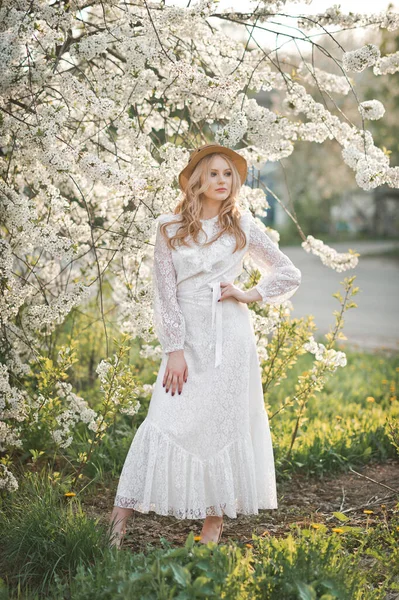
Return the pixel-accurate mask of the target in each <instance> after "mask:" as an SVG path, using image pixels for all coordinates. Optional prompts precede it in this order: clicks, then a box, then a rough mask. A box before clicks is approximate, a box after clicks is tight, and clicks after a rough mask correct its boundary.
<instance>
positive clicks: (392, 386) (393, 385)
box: [389, 381, 396, 392]
mask: <svg viewBox="0 0 399 600" xmlns="http://www.w3.org/2000/svg"><path fill="white" fill-rule="evenodd" d="M389 389H390V390H391V392H394V391H395V389H396V385H395V382H394V381H391V385H390V386H389Z"/></svg>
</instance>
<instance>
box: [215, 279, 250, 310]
mask: <svg viewBox="0 0 399 600" xmlns="http://www.w3.org/2000/svg"><path fill="white" fill-rule="evenodd" d="M220 292H221V296H220V298H219V300H218V302H223V301H224V300H226V299H227V298H234V299H235V300H238V302H245V304H247V303H248V298H247V292H243V290H240V288H238V287H237V286H236V285H234V283H229V282H224V281H221V282H220Z"/></svg>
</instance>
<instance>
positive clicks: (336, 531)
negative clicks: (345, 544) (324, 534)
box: [331, 527, 344, 533]
mask: <svg viewBox="0 0 399 600" xmlns="http://www.w3.org/2000/svg"><path fill="white" fill-rule="evenodd" d="M331 531H335V533H344V530H343V529H342V527H333V528H332V529H331Z"/></svg>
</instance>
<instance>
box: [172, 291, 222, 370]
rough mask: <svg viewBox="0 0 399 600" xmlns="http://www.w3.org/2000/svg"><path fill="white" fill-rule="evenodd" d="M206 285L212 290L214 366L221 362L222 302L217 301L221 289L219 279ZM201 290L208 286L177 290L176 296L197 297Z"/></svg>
mask: <svg viewBox="0 0 399 600" xmlns="http://www.w3.org/2000/svg"><path fill="white" fill-rule="evenodd" d="M208 286H209V287H210V288H211V290H212V330H213V331H215V334H216V347H215V367H218V366H219V365H220V363H221V362H222V349H223V321H222V316H223V302H218V300H219V298H220V296H221V295H222V291H221V289H220V281H215V282H211V283H208ZM201 291H203V292H208V288H202V290H196V291H193V292H181V291H179V289H178V290H177V294H176V295H177V298H178V299H180V298H182V299H184V298H193V299H195V298H198V297H199V296H201Z"/></svg>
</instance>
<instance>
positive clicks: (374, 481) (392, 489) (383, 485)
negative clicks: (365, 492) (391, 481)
mask: <svg viewBox="0 0 399 600" xmlns="http://www.w3.org/2000/svg"><path fill="white" fill-rule="evenodd" d="M349 469H350V470H351V471H352V472H353V473H356V475H359V477H364V479H368V480H369V481H372V482H373V483H376V484H377V485H380V486H382V487H384V488H387V490H391V492H395V494H399V490H395V489H394V488H391V487H390V486H389V485H385V483H380V482H379V481H376V480H375V479H372V478H371V477H367V475H362V474H361V473H358V472H357V471H355V470H354V469H352V467H349Z"/></svg>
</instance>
